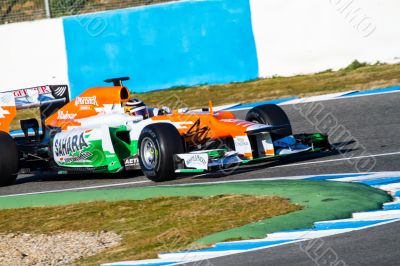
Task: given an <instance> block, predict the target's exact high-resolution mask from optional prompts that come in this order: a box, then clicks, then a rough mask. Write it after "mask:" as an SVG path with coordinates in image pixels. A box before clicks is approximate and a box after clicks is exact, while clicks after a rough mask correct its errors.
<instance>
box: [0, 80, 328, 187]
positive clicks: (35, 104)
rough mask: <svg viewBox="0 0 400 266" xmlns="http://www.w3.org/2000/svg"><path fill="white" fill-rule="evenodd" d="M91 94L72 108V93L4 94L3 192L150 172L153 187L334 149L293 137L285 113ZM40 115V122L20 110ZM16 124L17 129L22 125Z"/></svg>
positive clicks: (322, 140) (312, 137)
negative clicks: (44, 181)
mask: <svg viewBox="0 0 400 266" xmlns="http://www.w3.org/2000/svg"><path fill="white" fill-rule="evenodd" d="M127 79H128V78H117V79H110V80H106V82H112V83H113V86H107V87H97V88H90V89H88V90H86V91H85V92H83V93H82V94H81V95H80V96H79V97H77V98H75V99H73V100H72V101H70V100H69V92H68V87H67V86H42V87H37V88H31V89H25V90H18V91H12V92H7V93H0V131H1V132H0V149H1V152H0V185H3V186H4V185H9V184H12V183H13V182H14V181H15V179H16V177H17V175H18V173H19V172H20V171H21V170H23V171H24V172H26V171H35V170H41V171H57V172H62V173H77V172H78V173H79V172H90V173H96V172H98V173H117V172H121V171H131V170H142V171H143V173H144V174H145V175H146V176H147V177H148V178H149V179H151V180H153V181H156V182H159V181H167V180H172V179H175V178H176V176H177V175H178V174H179V173H201V172H207V171H215V170H218V169H226V168H229V167H234V166H237V165H241V164H247V163H251V162H255V161H263V160H271V159H276V158H282V157H285V156H288V155H293V154H298V153H304V152H316V151H321V150H324V149H329V148H330V145H329V142H328V139H327V136H326V135H323V134H300V135H293V134H292V128H291V125H290V122H289V119H288V117H287V115H286V114H285V112H284V111H283V110H282V109H281V108H280V107H279V106H277V105H272V104H267V105H262V106H258V107H255V108H253V109H251V110H250V111H249V112H248V113H247V117H246V120H240V119H237V118H236V117H235V115H234V114H233V113H232V112H228V111H215V112H214V111H213V107H212V104H210V106H209V107H208V108H205V109H203V110H202V111H188V110H184V109H181V110H177V111H172V112H171V111H170V110H169V108H162V109H157V108H149V107H147V106H146V105H145V104H144V103H143V102H141V101H140V100H138V99H134V98H132V97H131V95H130V92H129V90H128V88H127V87H125V86H123V85H122V81H124V80H127ZM32 108H39V110H40V117H39V118H38V117H29V112H26V111H24V112H23V114H24V117H23V119H22V118H19V119H20V121H19V124H20V127H21V130H20V131H15V130H14V129H13V130H10V125H11V122H12V121H14V120H15V117H16V112H17V110H24V109H32ZM14 122H15V121H14Z"/></svg>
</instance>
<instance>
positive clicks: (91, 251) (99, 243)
mask: <svg viewBox="0 0 400 266" xmlns="http://www.w3.org/2000/svg"><path fill="white" fill-rule="evenodd" d="M120 241H121V237H120V236H119V235H118V234H116V233H114V232H65V233H59V234H52V235H44V234H26V233H15V234H14V233H10V234H0V265H13V266H19V265H21V266H22V265H24V266H33V265H35V266H36V265H63V264H68V263H73V262H74V261H75V260H77V259H80V258H83V257H88V256H93V255H95V254H97V253H99V252H101V251H103V250H105V249H107V248H110V247H114V246H116V245H118V244H119V243H120Z"/></svg>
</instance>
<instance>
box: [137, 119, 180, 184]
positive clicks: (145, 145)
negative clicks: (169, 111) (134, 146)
mask: <svg viewBox="0 0 400 266" xmlns="http://www.w3.org/2000/svg"><path fill="white" fill-rule="evenodd" d="M138 145H139V163H140V167H141V169H142V171H143V173H144V175H145V176H146V177H147V178H148V179H150V180H152V181H155V182H163V181H169V180H173V179H175V178H176V174H175V166H174V155H175V154H179V153H183V151H184V148H183V142H182V138H181V136H180V134H179V132H178V130H177V129H176V127H175V126H174V125H172V124H169V123H157V124H152V125H149V126H147V127H145V128H144V129H143V131H142V133H141V134H140V137H139V143H138Z"/></svg>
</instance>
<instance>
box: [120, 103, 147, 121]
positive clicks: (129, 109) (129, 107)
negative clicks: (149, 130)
mask: <svg viewBox="0 0 400 266" xmlns="http://www.w3.org/2000/svg"><path fill="white" fill-rule="evenodd" d="M124 109H125V113H127V114H129V115H131V116H137V115H141V116H143V118H144V119H146V118H149V110H148V109H147V106H146V105H145V104H144V103H143V102H142V101H141V100H138V99H130V100H129V101H127V102H126V103H125V108H124Z"/></svg>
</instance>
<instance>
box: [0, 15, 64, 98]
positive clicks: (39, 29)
mask: <svg viewBox="0 0 400 266" xmlns="http://www.w3.org/2000/svg"><path fill="white" fill-rule="evenodd" d="M52 84H68V70H67V58H66V51H65V40H64V30H63V24H62V20H61V19H51V20H40V21H35V22H24V23H15V24H8V25H1V26H0V92H1V91H8V90H15V89H21V88H27V87H33V86H40V85H52Z"/></svg>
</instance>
